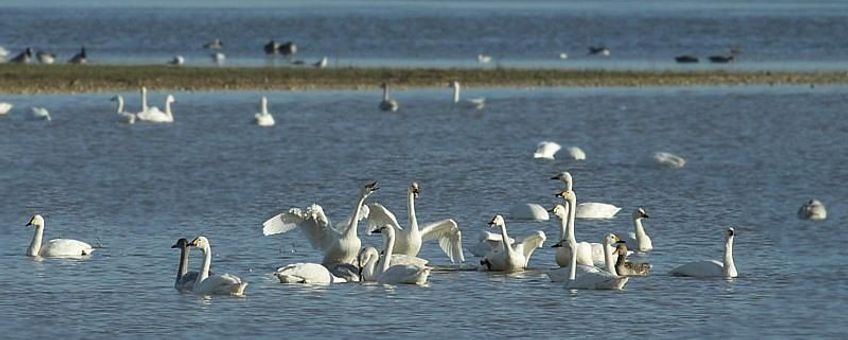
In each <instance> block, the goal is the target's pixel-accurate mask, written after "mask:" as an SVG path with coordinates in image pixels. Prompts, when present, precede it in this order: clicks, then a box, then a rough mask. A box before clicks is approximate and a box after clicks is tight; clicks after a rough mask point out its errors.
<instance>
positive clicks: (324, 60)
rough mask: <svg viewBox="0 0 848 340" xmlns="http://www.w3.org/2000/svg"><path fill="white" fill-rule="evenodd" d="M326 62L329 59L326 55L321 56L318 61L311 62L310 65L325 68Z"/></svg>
mask: <svg viewBox="0 0 848 340" xmlns="http://www.w3.org/2000/svg"><path fill="white" fill-rule="evenodd" d="M328 62H329V59H327V57H323V58H321V60H318V62H316V63H314V64H312V66H315V68H326V67H327V64H328Z"/></svg>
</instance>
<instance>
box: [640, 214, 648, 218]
mask: <svg viewBox="0 0 848 340" xmlns="http://www.w3.org/2000/svg"><path fill="white" fill-rule="evenodd" d="M642 217H644V218H649V217H650V216H648V214H642Z"/></svg>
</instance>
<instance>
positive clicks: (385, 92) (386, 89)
mask: <svg viewBox="0 0 848 340" xmlns="http://www.w3.org/2000/svg"><path fill="white" fill-rule="evenodd" d="M388 100H389V85H386V86H384V87H383V101H388Z"/></svg>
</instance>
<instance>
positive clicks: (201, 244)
mask: <svg viewBox="0 0 848 340" xmlns="http://www.w3.org/2000/svg"><path fill="white" fill-rule="evenodd" d="M189 245H190V246H192V247H195V248H201V249H204V248H209V240H208V239H206V237H204V236H198V237H196V238H195V239H194V240H193V241H191V243H189Z"/></svg>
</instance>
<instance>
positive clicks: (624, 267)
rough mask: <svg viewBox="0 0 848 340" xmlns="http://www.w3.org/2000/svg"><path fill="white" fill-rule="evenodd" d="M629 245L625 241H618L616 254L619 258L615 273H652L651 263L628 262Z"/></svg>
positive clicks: (636, 274)
mask: <svg viewBox="0 0 848 340" xmlns="http://www.w3.org/2000/svg"><path fill="white" fill-rule="evenodd" d="M627 252H628V251H627V245H626V244H625V242H624V241H618V242H616V248H615V255H617V256H618V259H617V260H616V261H615V273H616V274H618V275H619V276H648V275H650V274H651V264H650V263H644V262H640V263H635V262H627Z"/></svg>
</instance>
